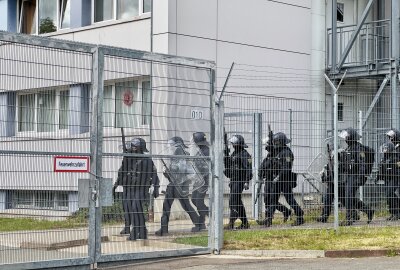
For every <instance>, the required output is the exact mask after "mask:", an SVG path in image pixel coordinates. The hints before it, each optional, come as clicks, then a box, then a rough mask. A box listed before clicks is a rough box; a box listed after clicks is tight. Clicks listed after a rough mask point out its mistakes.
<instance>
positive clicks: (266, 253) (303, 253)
mask: <svg viewBox="0 0 400 270" xmlns="http://www.w3.org/2000/svg"><path fill="white" fill-rule="evenodd" d="M221 255H233V256H244V257H267V258H302V259H315V258H323V257H325V251H323V250H221Z"/></svg>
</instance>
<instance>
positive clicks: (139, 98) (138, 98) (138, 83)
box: [103, 76, 152, 131]
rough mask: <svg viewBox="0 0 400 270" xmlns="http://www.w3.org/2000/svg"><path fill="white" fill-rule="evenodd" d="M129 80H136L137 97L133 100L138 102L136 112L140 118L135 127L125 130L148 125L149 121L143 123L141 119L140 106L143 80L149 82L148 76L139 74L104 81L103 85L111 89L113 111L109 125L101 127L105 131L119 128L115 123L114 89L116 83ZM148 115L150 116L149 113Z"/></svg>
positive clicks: (141, 108) (141, 111)
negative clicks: (138, 75)
mask: <svg viewBox="0 0 400 270" xmlns="http://www.w3.org/2000/svg"><path fill="white" fill-rule="evenodd" d="M130 81H137V85H138V88H137V93H138V95H137V96H138V97H137V100H136V101H135V102H136V103H138V106H139V108H138V114H140V119H139V121H138V125H137V126H136V127H126V128H125V129H126V130H134V129H142V128H148V127H149V126H150V123H149V124H143V121H142V119H143V107H142V105H143V82H150V78H149V77H148V76H140V77H134V78H123V79H117V80H112V81H108V82H106V83H104V86H111V91H112V93H111V98H112V102H111V103H112V113H113V116H112V124H111V125H110V126H106V127H103V129H104V130H105V131H113V130H117V129H119V127H117V126H116V123H117V119H116V117H117V114H116V104H115V102H116V91H117V89H116V84H118V83H123V82H130ZM150 85H151V84H150ZM151 103H152V102H151ZM103 104H104V103H103ZM150 108H151V104H150ZM103 110H104V107H103ZM150 113H151V112H150ZM103 114H104V111H103ZM149 117H151V114H150V116H149ZM149 122H151V121H149Z"/></svg>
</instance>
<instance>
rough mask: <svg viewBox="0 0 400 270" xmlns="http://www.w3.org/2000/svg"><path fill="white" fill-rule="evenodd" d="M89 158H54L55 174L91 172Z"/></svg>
mask: <svg viewBox="0 0 400 270" xmlns="http://www.w3.org/2000/svg"><path fill="white" fill-rule="evenodd" d="M89 163H90V159H89V157H62V156H57V157H54V172H89Z"/></svg>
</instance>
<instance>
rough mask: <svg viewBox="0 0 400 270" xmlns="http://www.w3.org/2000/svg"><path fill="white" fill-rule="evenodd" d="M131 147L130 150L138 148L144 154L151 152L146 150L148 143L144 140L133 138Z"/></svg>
mask: <svg viewBox="0 0 400 270" xmlns="http://www.w3.org/2000/svg"><path fill="white" fill-rule="evenodd" d="M129 146H130V148H133V147H136V148H138V149H139V150H140V151H142V152H149V150H147V148H146V141H145V140H143V139H142V138H133V139H132V141H131V142H130V145H129Z"/></svg>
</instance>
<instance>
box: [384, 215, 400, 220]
mask: <svg viewBox="0 0 400 270" xmlns="http://www.w3.org/2000/svg"><path fill="white" fill-rule="evenodd" d="M386 220H387V221H396V220H399V216H398V215H391V216H390V217H388V218H387V219H386Z"/></svg>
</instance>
